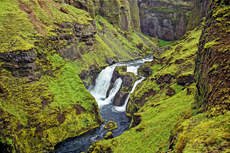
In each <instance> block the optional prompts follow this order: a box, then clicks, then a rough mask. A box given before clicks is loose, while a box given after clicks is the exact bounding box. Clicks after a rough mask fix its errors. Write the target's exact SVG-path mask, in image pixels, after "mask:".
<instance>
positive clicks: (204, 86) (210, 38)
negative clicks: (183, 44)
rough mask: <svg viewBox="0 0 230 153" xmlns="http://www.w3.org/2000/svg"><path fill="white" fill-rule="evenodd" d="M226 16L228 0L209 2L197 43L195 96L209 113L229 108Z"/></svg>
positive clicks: (227, 17)
mask: <svg viewBox="0 0 230 153" xmlns="http://www.w3.org/2000/svg"><path fill="white" fill-rule="evenodd" d="M229 15H230V2H229V1H227V0H225V1H215V2H214V1H212V3H211V7H210V9H209V14H208V16H207V19H206V23H207V24H206V26H205V27H204V30H203V32H202V36H201V38H200V43H199V50H198V58H197V61H196V71H195V72H196V78H197V81H198V82H197V88H198V92H197V96H196V99H197V102H198V103H199V105H200V106H202V105H204V107H205V108H206V109H208V110H210V113H211V114H210V115H211V116H213V115H214V116H215V115H219V114H222V113H225V112H226V111H227V110H229V84H230V82H229V62H230V61H229V51H230V41H229V39H230V34H229V24H228V23H229V22H230V18H229Z"/></svg>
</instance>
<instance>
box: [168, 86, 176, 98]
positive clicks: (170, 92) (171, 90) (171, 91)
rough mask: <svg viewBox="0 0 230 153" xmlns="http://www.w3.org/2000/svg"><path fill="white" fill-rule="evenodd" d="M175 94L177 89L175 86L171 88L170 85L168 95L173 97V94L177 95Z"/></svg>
mask: <svg viewBox="0 0 230 153" xmlns="http://www.w3.org/2000/svg"><path fill="white" fill-rule="evenodd" d="M175 94H176V91H175V90H174V89H173V88H170V87H169V89H168V91H167V93H166V95H167V96H170V97H172V96H173V95H175Z"/></svg>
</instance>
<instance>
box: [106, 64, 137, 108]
mask: <svg viewBox="0 0 230 153" xmlns="http://www.w3.org/2000/svg"><path fill="white" fill-rule="evenodd" d="M126 70H127V68H126V66H120V67H116V68H115V70H114V72H113V77H112V80H111V82H112V84H113V83H114V82H115V81H116V79H118V78H119V77H120V78H121V79H122V85H121V88H120V89H119V91H118V92H117V93H116V95H115V97H114V99H113V105H115V106H122V105H124V103H125V100H126V98H127V97H128V95H129V92H130V91H131V90H132V87H133V85H134V83H135V82H136V80H138V79H139V76H136V75H135V74H134V73H131V72H126ZM110 89H111V88H109V90H110ZM109 90H108V92H109ZM108 92H107V93H108Z"/></svg>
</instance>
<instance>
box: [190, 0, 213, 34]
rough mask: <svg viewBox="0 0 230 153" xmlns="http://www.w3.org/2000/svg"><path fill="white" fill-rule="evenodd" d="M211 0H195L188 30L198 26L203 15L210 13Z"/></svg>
mask: <svg viewBox="0 0 230 153" xmlns="http://www.w3.org/2000/svg"><path fill="white" fill-rule="evenodd" d="M210 1H211V0H194V1H193V9H192V13H191V17H190V20H189V23H188V27H187V30H193V29H194V28H195V27H196V26H198V25H199V24H200V22H201V19H202V18H203V17H206V16H207V15H208V6H209V3H210Z"/></svg>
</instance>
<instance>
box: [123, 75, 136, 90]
mask: <svg viewBox="0 0 230 153" xmlns="http://www.w3.org/2000/svg"><path fill="white" fill-rule="evenodd" d="M121 79H122V84H123V86H126V87H129V88H130V87H131V88H132V84H133V82H134V80H133V78H132V77H131V76H129V75H124V76H121Z"/></svg>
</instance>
